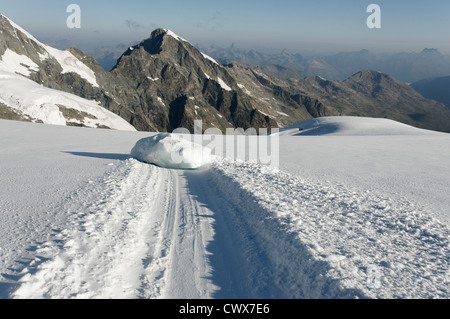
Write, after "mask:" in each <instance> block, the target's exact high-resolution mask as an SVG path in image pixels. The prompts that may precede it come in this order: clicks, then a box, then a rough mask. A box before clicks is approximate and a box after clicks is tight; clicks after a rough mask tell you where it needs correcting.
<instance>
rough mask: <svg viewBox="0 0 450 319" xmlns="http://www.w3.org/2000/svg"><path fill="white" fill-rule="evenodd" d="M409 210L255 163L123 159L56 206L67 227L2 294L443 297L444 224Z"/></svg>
mask: <svg viewBox="0 0 450 319" xmlns="http://www.w3.org/2000/svg"><path fill="white" fill-rule="evenodd" d="M408 205H409V203H395V202H392V201H390V200H388V199H384V198H381V197H378V196H376V195H374V194H368V193H367V194H366V193H358V194H357V193H355V192H353V191H352V190H348V189H345V188H344V187H342V186H336V185H327V184H325V183H320V182H317V181H316V182H314V181H309V180H301V179H299V178H296V177H292V176H289V175H287V174H283V173H278V174H277V173H273V172H269V171H266V170H264V169H263V168H261V167H259V166H257V165H253V164H242V165H236V164H226V163H224V164H219V165H215V166H213V167H212V168H211V169H210V170H206V171H185V172H183V171H174V170H166V169H161V168H158V167H155V166H151V165H146V164H142V163H139V162H137V161H135V160H132V159H128V160H126V161H123V162H121V164H120V165H119V166H118V167H117V168H116V169H115V170H113V171H112V172H110V173H109V174H108V175H107V176H105V178H104V180H101V181H98V182H91V183H89V184H88V185H87V186H86V187H85V188H84V189H81V190H79V191H78V193H77V194H74V195H73V196H72V198H71V199H70V200H68V201H67V202H66V203H65V204H64V205H63V207H62V209H64V210H65V211H66V212H67V213H68V214H70V216H71V218H70V219H71V225H70V226H69V227H67V228H66V229H64V230H55V233H54V239H53V240H52V241H49V242H46V243H38V245H37V246H36V252H35V253H36V258H35V259H34V260H33V261H31V262H30V263H29V264H28V266H27V267H25V268H24V269H23V270H22V271H21V272H20V274H19V275H20V276H22V278H21V280H20V286H19V288H18V289H17V290H15V291H14V292H13V294H12V295H11V297H14V298H168V299H170V298H195V299H198V298H366V297H374V298H379V297H387V298H392V297H406V298H407V297H413V298H414V297H426V298H430V297H444V298H445V297H448V293H449V292H448V288H446V282H448V281H446V280H448V279H447V278H448V277H447V275H448V274H447V273H448V229H447V228H445V227H443V226H442V225H439V224H436V223H435V222H433V221H431V220H429V219H426V218H423V217H421V216H420V215H419V214H418V213H416V212H415V209H416V208H414V207H412V209H413V211H412V212H410V211H408V210H409V209H410V208H411V207H410V206H408ZM391 241H392V242H391ZM422 246H423V247H422ZM425 248H426V249H425ZM421 262H423V263H424V264H423V265H420V263H421ZM371 264H373V265H375V266H376V268H375V270H377V271H379V273H378V275H379V277H375V278H374V279H375V281H374V282H372V283H375V284H378V286H377V285H375V286H370V282H368V279H370V278H369V275H370V273H369V269H370V268H369V267H370V265H371ZM446 272H447V273H446ZM399 276H400V278H402V280H400V281H398V280H396V278H397V277H399ZM377 280H379V282H378V281H377ZM391 281H392V282H391Z"/></svg>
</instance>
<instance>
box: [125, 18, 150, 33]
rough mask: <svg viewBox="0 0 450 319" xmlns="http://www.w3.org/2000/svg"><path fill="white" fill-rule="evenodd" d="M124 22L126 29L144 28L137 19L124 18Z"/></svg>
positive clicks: (137, 29) (136, 29)
mask: <svg viewBox="0 0 450 319" xmlns="http://www.w3.org/2000/svg"><path fill="white" fill-rule="evenodd" d="M125 24H126V25H127V27H128V29H130V30H131V31H139V30H142V29H146V28H145V26H144V25H143V24H141V23H139V22H137V21H133V20H126V21H125Z"/></svg>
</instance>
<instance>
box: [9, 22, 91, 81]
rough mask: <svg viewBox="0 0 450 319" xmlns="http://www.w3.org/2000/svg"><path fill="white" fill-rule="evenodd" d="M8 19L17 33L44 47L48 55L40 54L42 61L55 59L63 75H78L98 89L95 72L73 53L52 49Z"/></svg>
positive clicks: (28, 62) (27, 62)
mask: <svg viewBox="0 0 450 319" xmlns="http://www.w3.org/2000/svg"><path fill="white" fill-rule="evenodd" d="M5 18H6V17H5ZM6 19H7V20H8V21H9V23H10V24H11V25H12V26H13V27H14V29H16V31H20V32H22V33H23V34H24V35H25V36H27V37H28V38H29V39H30V40H32V41H34V42H36V44H38V45H39V46H40V47H42V48H43V49H44V50H45V51H46V53H44V54H41V53H39V58H40V59H41V61H43V60H45V59H49V58H51V57H53V58H55V59H56V60H57V61H58V63H59V64H60V65H61V67H62V69H63V73H71V72H73V73H77V74H78V75H80V76H81V77H82V78H83V79H85V80H86V81H88V82H89V83H90V84H92V86H94V87H98V83H97V80H96V77H95V73H94V71H93V70H91V69H90V68H89V67H88V66H86V65H85V64H84V63H83V62H82V61H80V60H79V59H78V58H76V57H75V56H74V55H73V54H72V53H70V52H69V51H65V50H58V49H55V48H52V47H50V46H48V45H45V44H43V43H41V42H40V41H38V40H37V39H36V38H35V37H33V36H32V35H31V34H30V33H28V32H27V31H26V30H24V29H23V28H21V27H20V26H19V25H17V24H15V23H14V22H13V21H11V20H10V19H8V18H6ZM22 59H24V58H22ZM28 60H29V59H28ZM28 60H27V61H26V63H25V64H26V65H30V66H31V67H35V66H36V64H34V62H32V63H33V65H31V64H30V61H31V60H29V61H28Z"/></svg>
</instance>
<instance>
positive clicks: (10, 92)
mask: <svg viewBox="0 0 450 319" xmlns="http://www.w3.org/2000/svg"><path fill="white" fill-rule="evenodd" d="M19 61H21V60H18V62H19ZM9 65H11V64H9ZM1 67H2V66H1V64H0V102H1V103H3V104H5V105H7V106H9V107H10V108H12V109H14V110H16V112H18V113H19V114H25V115H27V116H29V117H30V118H31V119H33V120H34V121H36V120H39V121H41V122H42V123H45V124H55V125H66V124H67V122H70V123H75V124H82V125H84V126H87V127H94V128H95V127H100V126H107V127H109V128H111V129H117V130H128V131H129V130H131V131H135V130H136V129H135V128H134V127H133V126H132V125H130V124H129V123H128V122H127V121H125V120H124V119H122V118H121V117H119V116H118V115H116V114H114V113H112V112H110V111H108V110H106V109H105V108H103V107H102V106H100V105H99V104H98V103H97V102H95V101H88V100H86V99H83V98H81V97H78V96H76V95H73V94H70V93H66V92H62V91H58V90H53V89H49V88H46V87H44V86H42V85H39V84H37V83H36V82H33V81H31V80H29V79H27V78H25V77H23V76H21V75H17V74H14V73H10V72H5V71H3V70H2V69H1ZM22 67H23V66H22ZM23 68H24V70H23V71H25V67H23ZM23 71H22V72H23ZM61 107H64V109H66V110H69V111H71V112H72V114H74V112H73V111H74V110H75V113H76V114H75V115H73V117H70V116H67V115H66V116H65V115H64V109H61Z"/></svg>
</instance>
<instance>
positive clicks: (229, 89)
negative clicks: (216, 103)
mask: <svg viewBox="0 0 450 319" xmlns="http://www.w3.org/2000/svg"><path fill="white" fill-rule="evenodd" d="M217 81H218V82H219V84H220V86H221V87H222V89H224V90H226V91H231V90H232V89H231V88H230V87H229V86H228V85H227V84H226V83H225V82H224V81H223V80H222V79H221V78H217Z"/></svg>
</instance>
